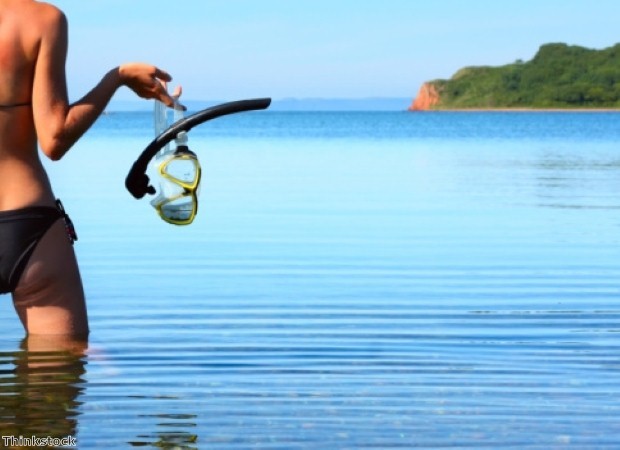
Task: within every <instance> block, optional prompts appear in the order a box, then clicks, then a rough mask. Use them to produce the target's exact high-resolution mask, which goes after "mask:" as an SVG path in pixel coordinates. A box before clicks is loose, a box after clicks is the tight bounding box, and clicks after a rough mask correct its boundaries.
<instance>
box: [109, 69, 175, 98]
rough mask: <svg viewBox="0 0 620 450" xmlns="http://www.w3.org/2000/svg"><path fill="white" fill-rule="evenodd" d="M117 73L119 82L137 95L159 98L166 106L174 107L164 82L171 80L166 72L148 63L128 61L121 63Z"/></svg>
mask: <svg viewBox="0 0 620 450" xmlns="http://www.w3.org/2000/svg"><path fill="white" fill-rule="evenodd" d="M118 74H119V77H120V82H121V84H123V85H125V86H127V87H128V88H129V89H131V90H132V91H134V92H135V93H136V94H137V95H138V96H139V97H142V98H146V99H155V100H159V101H160V102H162V103H163V104H164V105H166V106H168V107H171V108H172V107H174V98H173V97H172V96H171V95H170V94H169V93H168V91H167V90H166V83H167V82H169V81H171V80H172V77H171V76H170V74H169V73H168V72H166V71H164V70H161V69H159V68H157V67H155V66H152V65H149V64H142V63H129V64H123V65H121V66H120V67H119V68H118ZM175 94H176V92H175ZM179 95H180V91H179Z"/></svg>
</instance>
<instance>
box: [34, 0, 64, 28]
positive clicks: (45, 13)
mask: <svg viewBox="0 0 620 450" xmlns="http://www.w3.org/2000/svg"><path fill="white" fill-rule="evenodd" d="M30 7H31V8H30V14H29V15H30V19H31V20H32V21H35V22H38V25H39V27H42V26H52V27H56V26H58V25H61V24H64V23H66V20H67V18H66V17H65V14H64V12H63V11H62V10H61V9H60V8H58V7H57V6H55V5H52V4H51V3H46V2H38V1H35V2H31V3H30Z"/></svg>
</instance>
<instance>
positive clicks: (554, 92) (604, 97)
mask: <svg viewBox="0 0 620 450" xmlns="http://www.w3.org/2000/svg"><path fill="white" fill-rule="evenodd" d="M511 108H515V109H517V108H527V109H529V108H532V109H536V108H539V109H555V108H557V109H564V108H566V109H569V108H570V109H572V108H611V109H615V108H620V43H619V44H616V45H614V46H613V47H609V48H606V49H603V50H592V49H588V48H584V47H580V46H575V45H566V44H561V43H556V44H546V45H543V46H541V47H540V49H539V50H538V52H537V53H536V55H535V56H534V58H533V59H532V60H531V61H527V62H523V61H521V60H517V61H516V62H515V63H513V64H508V65H505V66H499V67H487V66H480V67H465V68H463V69H461V70H459V71H458V72H456V73H455V74H454V76H452V78H450V79H449V80H434V81H429V82H427V83H424V85H423V86H422V87H421V89H420V93H419V95H418V97H417V98H416V99H415V100H414V102H413V104H412V105H411V107H410V108H409V109H411V110H429V109H431V110H442V109H511Z"/></svg>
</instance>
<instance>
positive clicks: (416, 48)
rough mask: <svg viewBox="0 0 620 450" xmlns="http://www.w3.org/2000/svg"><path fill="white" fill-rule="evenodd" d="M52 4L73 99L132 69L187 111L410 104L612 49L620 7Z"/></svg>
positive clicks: (456, 1) (575, 3) (380, 0)
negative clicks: (208, 103)
mask: <svg viewBox="0 0 620 450" xmlns="http://www.w3.org/2000/svg"><path fill="white" fill-rule="evenodd" d="M53 3H54V4H55V5H57V6H58V7H60V8H61V9H63V10H64V11H65V13H66V14H67V16H68V18H69V24H70V49H69V61H68V67H67V69H68V79H69V85H70V86H69V87H70V95H71V97H72V99H75V98H77V97H79V96H81V95H82V94H84V93H85V92H86V91H87V90H88V89H89V88H90V87H92V85H93V84H94V83H96V82H97V81H98V79H99V78H100V77H101V75H102V74H103V73H105V72H106V71H107V70H108V69H110V68H111V67H114V66H116V65H118V64H119V63H121V62H125V61H136V60H139V61H147V62H151V63H154V64H157V65H159V66H161V67H162V68H164V69H166V70H168V71H169V72H171V73H172V75H173V76H174V78H175V83H178V84H181V85H183V88H184V92H185V93H184V97H185V99H191V100H207V99H217V100H232V99H238V98H246V97H256V96H271V97H273V98H275V99H282V98H289V97H294V98H310V97H327V98H329V97H336V98H364V97H414V96H415V95H416V93H417V90H418V88H419V86H420V84H421V83H422V82H424V81H426V80H430V79H434V78H448V77H450V76H451V75H452V74H453V73H454V72H455V71H456V70H457V69H459V68H461V67H463V66H467V65H500V64H506V63H511V62H513V61H515V60H516V59H523V60H528V59H530V58H532V57H533V56H534V54H535V53H536V50H537V49H538V47H539V46H540V45H541V44H543V43H548V42H566V43H569V44H576V45H582V46H585V47H590V48H604V47H609V46H611V45H613V44H615V43H616V42H620V37H619V35H618V33H617V31H618V25H617V23H618V18H619V17H620V1H618V0H595V1H591V0H590V1H587V0H520V1H511V2H508V1H498V0H441V1H435V0H424V1H420V0H217V1H212V0H178V1H176V2H173V1H163V0H150V1H148V2H147V1H144V0H58V1H53ZM131 98H132V96H131V94H130V93H129V91H128V90H126V89H123V90H121V91H119V93H118V94H117V96H116V99H117V100H127V99H131Z"/></svg>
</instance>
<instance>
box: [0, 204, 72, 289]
mask: <svg viewBox="0 0 620 450" xmlns="http://www.w3.org/2000/svg"><path fill="white" fill-rule="evenodd" d="M56 203H57V204H58V207H57V208H53V207H50V206H29V207H26V208H21V209H15V210H11V211H0V294H6V293H8V292H13V291H14V290H15V288H16V287H17V284H18V283H19V279H20V278H21V276H22V273H23V271H24V269H25V268H26V265H27V264H28V260H29V259H30V257H31V256H32V252H34V249H35V248H36V246H37V244H38V243H39V241H40V240H41V238H43V236H44V235H45V233H47V231H48V230H49V229H50V227H51V226H52V225H53V224H54V223H55V222H56V221H57V220H58V219H61V218H63V219H65V225H66V228H67V233H68V235H69V239H70V240H71V242H73V241H74V240H77V236H75V232H74V231H73V227H72V224H71V220H70V219H69V217H68V216H67V214H66V213H65V212H64V209H63V208H62V204H61V203H60V201H59V200H58V201H57V202H56Z"/></svg>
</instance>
